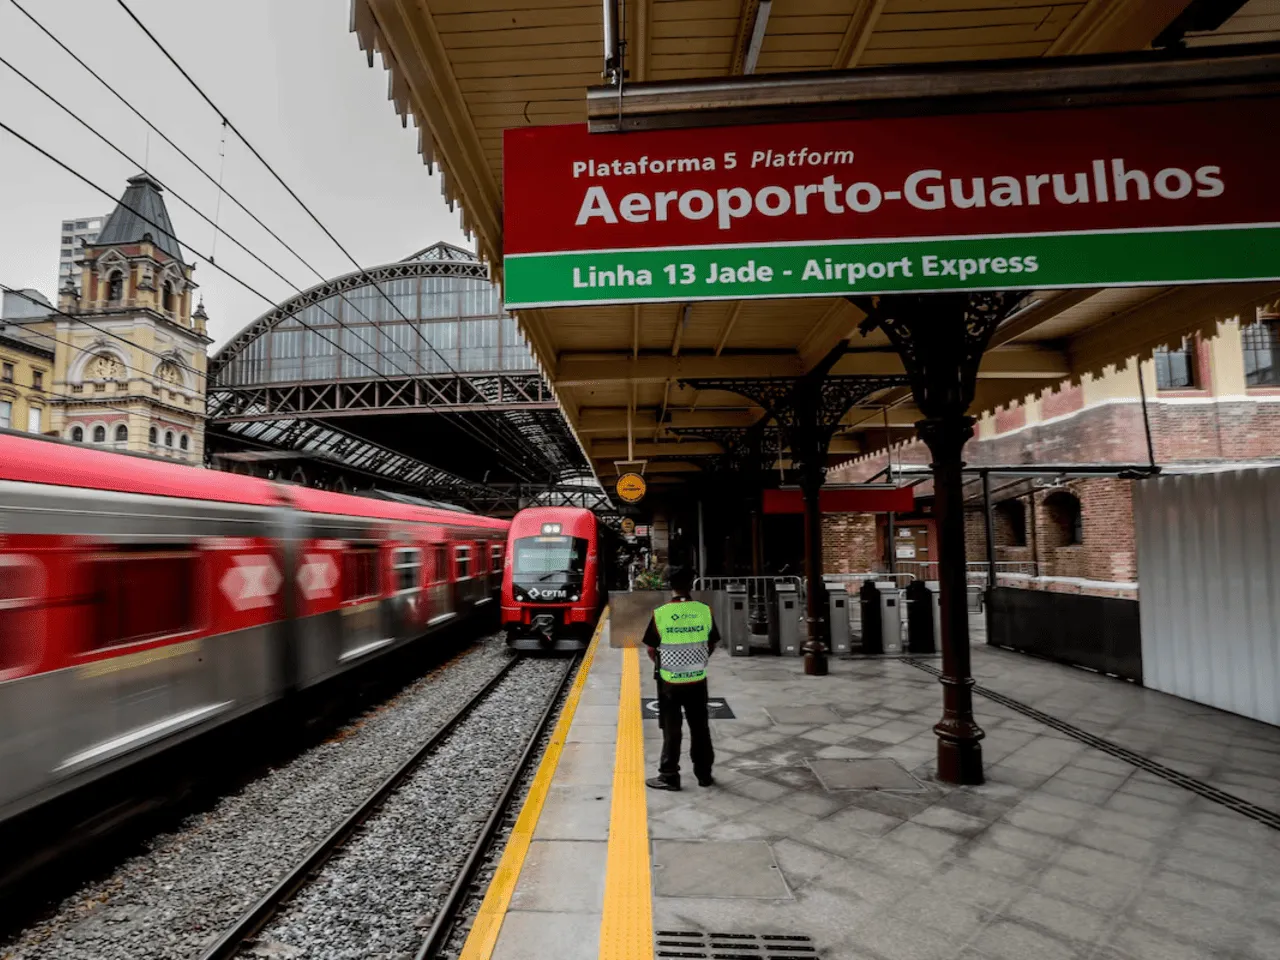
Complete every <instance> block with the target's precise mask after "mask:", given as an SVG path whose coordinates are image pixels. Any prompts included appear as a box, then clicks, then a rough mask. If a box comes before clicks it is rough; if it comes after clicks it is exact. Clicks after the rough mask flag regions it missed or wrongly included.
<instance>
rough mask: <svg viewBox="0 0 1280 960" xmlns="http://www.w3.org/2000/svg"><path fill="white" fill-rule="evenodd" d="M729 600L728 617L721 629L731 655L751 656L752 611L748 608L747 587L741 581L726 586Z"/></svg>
mask: <svg viewBox="0 0 1280 960" xmlns="http://www.w3.org/2000/svg"><path fill="white" fill-rule="evenodd" d="M725 594H726V596H727V598H728V599H727V602H726V604H725V606H726V608H727V611H728V617H727V622H726V623H725V624H724V627H723V628H722V629H721V632H722V633H723V634H724V637H725V640H726V641H728V644H729V656H731V657H749V656H751V624H750V622H749V620H750V616H751V614H750V611H749V610H748V609H747V587H746V585H745V584H741V583H731V584H729V585H728V586H727V587H726V588H725Z"/></svg>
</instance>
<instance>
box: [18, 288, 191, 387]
mask: <svg viewBox="0 0 1280 960" xmlns="http://www.w3.org/2000/svg"><path fill="white" fill-rule="evenodd" d="M0 290H3V291H4V292H5V293H12V294H14V295H15V296H18V297H21V298H22V299H23V300H26V301H27V302H28V303H33V304H35V305H36V306H37V307H41V308H42V309H45V310H48V311H49V313H51V314H56V315H57V316H59V317H66V318H67V319H68V320H74V321H76V322H77V323H83V324H84V325H85V326H86V327H89V328H90V329H92V330H97V331H98V332H99V333H101V334H104V335H106V336H108V337H113V338H115V339H116V340H119V341H120V342H121V343H127V344H128V345H129V346H131V347H134V348H136V349H138V350H141V351H142V352H143V353H146V354H149V355H150V356H153V357H155V358H156V359H157V360H168V361H169V362H171V363H175V364H177V365H178V366H179V367H181V368H182V369H183V370H186V371H188V372H189V373H191V374H192V375H193V376H196V377H199V378H200V379H202V380H206V381H207V380H208V379H209V377H208V374H206V373H205V372H204V371H202V370H197V369H196V368H195V367H193V366H191V365H190V364H189V363H186V362H185V361H182V360H175V359H174V358H173V357H172V356H166V355H165V354H163V353H157V352H156V351H155V350H152V349H150V348H148V347H144V346H142V344H140V343H134V341H132V340H130V339H128V338H127V337H122V336H121V335H120V334H118V333H116V332H115V331H114V330H108V329H107V328H106V327H101V326H98V325H97V324H96V323H93V322H92V321H90V320H86V319H85V318H84V317H83V316H81V315H80V314H77V313H67V312H66V311H65V310H60V309H58V308H57V307H55V306H53V305H51V304H48V303H45V302H44V301H43V300H37V299H36V298H35V297H32V296H30V295H28V294H27V293H25V292H24V291H22V290H19V289H17V288H16V287H10V286H7V285H6V284H3V283H0ZM32 332H33V333H35V335H37V336H41V337H48V338H49V339H51V340H56V339H57V338H56V337H54V336H52V335H51V334H48V333H41V332H40V331H32Z"/></svg>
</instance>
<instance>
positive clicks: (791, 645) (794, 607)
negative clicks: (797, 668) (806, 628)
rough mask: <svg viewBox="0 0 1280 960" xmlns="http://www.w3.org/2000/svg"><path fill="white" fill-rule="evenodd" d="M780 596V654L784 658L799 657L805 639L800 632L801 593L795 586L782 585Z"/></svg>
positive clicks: (779, 587) (778, 609)
mask: <svg viewBox="0 0 1280 960" xmlns="http://www.w3.org/2000/svg"><path fill="white" fill-rule="evenodd" d="M777 596H778V606H777V611H778V652H779V653H781V654H782V656H784V657H799V656H802V654H803V651H801V649H800V645H801V643H803V642H804V641H803V639H802V638H801V630H800V592H799V591H798V590H796V588H795V585H794V584H790V583H780V584H778V586H777Z"/></svg>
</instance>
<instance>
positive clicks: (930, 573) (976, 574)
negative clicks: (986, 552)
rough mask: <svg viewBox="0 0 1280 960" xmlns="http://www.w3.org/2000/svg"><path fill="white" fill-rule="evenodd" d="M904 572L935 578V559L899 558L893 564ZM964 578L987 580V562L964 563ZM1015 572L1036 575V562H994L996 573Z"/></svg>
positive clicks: (979, 580)
mask: <svg viewBox="0 0 1280 960" xmlns="http://www.w3.org/2000/svg"><path fill="white" fill-rule="evenodd" d="M894 566H895V567H897V568H898V569H899V570H901V571H903V572H904V573H910V574H911V575H912V577H914V578H915V579H916V580H937V579H938V561H937V560H899V561H898V562H897V563H896V564H894ZM964 574H965V579H966V580H967V581H968V582H969V583H971V584H978V585H981V584H985V583H986V582H987V563H986V561H985V560H978V561H972V562H970V563H966V564H965V565H964ZM1000 574H1017V575H1020V576H1031V577H1034V576H1035V575H1036V564H1034V563H1031V562H1029V561H1018V560H999V561H997V562H996V575H997V576H999V575H1000Z"/></svg>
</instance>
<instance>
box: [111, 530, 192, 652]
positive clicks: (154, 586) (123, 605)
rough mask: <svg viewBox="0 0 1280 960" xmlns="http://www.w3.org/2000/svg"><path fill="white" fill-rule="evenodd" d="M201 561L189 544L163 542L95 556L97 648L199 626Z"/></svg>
mask: <svg viewBox="0 0 1280 960" xmlns="http://www.w3.org/2000/svg"><path fill="white" fill-rule="evenodd" d="M198 560H199V558H198V556H197V554H196V552H195V551H194V550H191V549H189V548H187V547H164V546H159V547H153V546H147V547H139V548H136V549H129V548H125V549H120V550H117V551H114V552H111V553H104V554H100V555H99V556H96V557H94V558H93V560H92V561H91V562H92V565H93V573H92V580H91V582H92V584H93V600H94V615H93V620H94V629H93V633H92V637H91V647H92V649H101V648H102V647H114V646H118V645H120V644H122V643H135V642H137V641H139V640H151V639H154V638H155V637H166V636H171V635H173V634H178V633H186V632H188V631H190V630H193V629H195V626H196V596H195V591H196V584H197V583H198V582H199V577H198V570H197V564H198Z"/></svg>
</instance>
